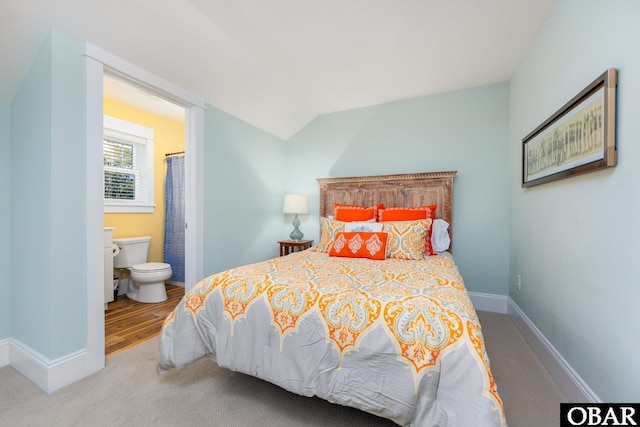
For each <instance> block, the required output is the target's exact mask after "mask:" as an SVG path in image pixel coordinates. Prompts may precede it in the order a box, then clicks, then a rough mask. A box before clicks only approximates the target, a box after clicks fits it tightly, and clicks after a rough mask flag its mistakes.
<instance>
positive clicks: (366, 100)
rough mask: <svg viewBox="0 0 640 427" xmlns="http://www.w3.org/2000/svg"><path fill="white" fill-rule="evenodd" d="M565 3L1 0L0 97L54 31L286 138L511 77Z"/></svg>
mask: <svg viewBox="0 0 640 427" xmlns="http://www.w3.org/2000/svg"><path fill="white" fill-rule="evenodd" d="M553 2H554V0H321V1H318V0H55V1H51V0H2V3H1V5H0V58H1V62H2V66H1V67H0V102H3V103H10V102H11V101H12V99H13V97H14V96H15V93H16V91H17V89H18V87H19V85H20V83H21V82H22V80H23V79H24V77H25V75H26V73H27V71H28V69H29V67H30V65H31V62H32V61H33V58H34V57H35V54H36V52H37V50H38V49H39V47H40V46H41V44H42V42H43V41H44V39H45V38H46V36H47V34H48V31H49V29H51V28H54V29H56V30H59V31H62V32H64V33H67V34H69V35H71V36H73V37H75V38H77V39H79V40H84V41H88V42H90V43H92V44H94V45H96V46H98V47H100V48H102V49H104V50H106V51H109V52H111V53H113V54H115V55H117V56H119V57H121V58H123V59H125V60H127V61H129V62H131V63H133V64H135V65H137V66H139V67H141V68H143V69H145V70H147V71H149V72H151V73H153V74H156V75H157V76H159V77H161V78H163V79H165V80H167V81H169V82H171V83H173V84H174V85H177V86H179V87H181V88H183V89H185V90H187V91H190V92H191V93H193V94H195V95H198V96H200V97H202V98H204V100H205V101H206V102H207V103H209V104H211V105H214V106H215V107H217V108H219V109H221V110H223V111H225V112H227V113H229V114H232V115H234V116H236V117H238V118H240V119H243V120H245V121H247V122H249V123H251V124H253V125H255V126H257V127H259V128H262V129H264V130H266V131H268V132H270V133H272V134H274V135H277V136H279V137H281V138H283V139H287V138H289V137H290V136H291V135H293V134H294V133H295V132H297V131H298V130H299V129H300V128H302V127H303V126H304V125H305V124H307V123H308V122H309V121H311V120H313V119H314V118H315V117H317V116H318V115H320V114H325V113H330V112H335V111H341V110H347V109H352V108H357V107H363V106H369V105H376V104H382V103H385V102H390V101H396V100H401V99H407V98H413V97H418V96H424V95H431V94H435V93H442V92H448V91H454V90H459V89H465V88H469V87H475V86H480V85H485V84H491V83H497V82H502V81H506V80H509V79H510V78H511V76H512V75H513V73H514V71H515V70H516V67H517V66H518V64H519V62H520V61H521V59H522V57H523V55H524V53H525V52H526V50H527V48H528V47H529V45H530V43H531V41H532V40H533V38H534V36H535V34H536V32H537V31H538V29H539V28H540V26H541V25H542V22H543V21H544V19H545V17H546V15H547V14H548V12H549V10H550V9H551V7H552V5H553Z"/></svg>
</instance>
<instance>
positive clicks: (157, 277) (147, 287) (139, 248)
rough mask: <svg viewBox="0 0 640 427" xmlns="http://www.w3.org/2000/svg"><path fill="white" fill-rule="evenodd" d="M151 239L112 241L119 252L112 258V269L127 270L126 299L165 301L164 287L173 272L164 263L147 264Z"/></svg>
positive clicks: (149, 301)
mask: <svg viewBox="0 0 640 427" xmlns="http://www.w3.org/2000/svg"><path fill="white" fill-rule="evenodd" d="M150 242H151V237H149V236H142V237H126V238H120V239H113V243H114V244H115V245H117V246H118V248H119V249H120V252H119V253H118V254H117V255H116V256H115V257H114V258H113V267H114V268H122V269H127V270H129V271H130V272H131V274H130V275H129V290H128V292H127V297H129V298H131V299H132V300H134V301H138V302H148V303H153V302H162V301H165V300H166V299H167V291H166V289H165V286H164V282H165V280H168V279H169V278H170V277H171V275H172V274H173V272H172V271H171V265H169V264H166V263H164V262H147V255H148V252H149V243H150Z"/></svg>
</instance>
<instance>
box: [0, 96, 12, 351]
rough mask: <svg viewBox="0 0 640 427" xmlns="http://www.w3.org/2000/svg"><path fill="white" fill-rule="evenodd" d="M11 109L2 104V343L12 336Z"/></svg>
mask: <svg viewBox="0 0 640 427" xmlns="http://www.w3.org/2000/svg"><path fill="white" fill-rule="evenodd" d="M10 137H11V108H10V106H9V105H4V104H0V153H2V154H3V155H1V156H0V201H1V202H0V271H3V272H4V273H3V278H4V279H3V280H0V295H2V297H0V340H2V339H5V338H9V337H10V336H11V223H10V221H11V139H10Z"/></svg>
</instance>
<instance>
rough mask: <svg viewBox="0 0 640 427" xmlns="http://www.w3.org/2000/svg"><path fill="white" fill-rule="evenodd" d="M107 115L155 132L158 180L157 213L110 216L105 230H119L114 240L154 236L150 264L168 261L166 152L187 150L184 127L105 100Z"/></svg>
mask: <svg viewBox="0 0 640 427" xmlns="http://www.w3.org/2000/svg"><path fill="white" fill-rule="evenodd" d="M104 114H106V115H108V116H112V117H116V118H118V119H121V120H126V121H129V122H132V123H136V124H139V125H141V126H146V127H148V128H152V129H153V135H154V154H153V156H154V163H153V170H154V175H155V181H154V186H153V192H154V201H155V205H156V207H155V209H154V212H153V213H131V214H128V213H106V214H104V225H105V227H116V229H115V230H114V231H113V237H114V238H119V237H132V236H151V245H150V246H149V261H154V262H164V243H163V242H164V182H165V174H166V170H167V169H166V164H165V161H164V159H165V153H173V152H176V151H183V150H184V125H183V124H181V123H178V122H174V121H172V120H169V119H165V118H162V117H159V116H155V115H153V114H150V113H147V112H145V111H142V110H139V109H137V108H133V107H130V106H128V105H125V104H122V103H119V102H116V101H113V100H111V99H105V100H104Z"/></svg>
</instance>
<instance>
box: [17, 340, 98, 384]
mask: <svg viewBox="0 0 640 427" xmlns="http://www.w3.org/2000/svg"><path fill="white" fill-rule="evenodd" d="M8 341H9V345H8V347H9V362H10V364H11V366H12V367H13V368H14V369H15V370H16V371H18V372H20V373H21V374H22V375H24V376H25V377H27V378H28V379H29V380H31V382H33V383H34V384H35V385H37V386H38V387H40V388H41V389H42V390H43V391H44V392H45V393H52V392H54V391H56V390H58V389H60V388H62V387H64V386H67V385H69V384H71V383H73V382H76V381H78V380H79V379H82V378H84V377H86V376H87V375H89V374H90V372H88V360H87V350H86V349H83V350H80V351H76V352H74V353H70V354H67V355H66V356H63V357H60V358H57V359H54V360H51V359H49V358H47V357H45V356H43V355H42V354H40V353H38V352H37V351H35V350H33V349H32V348H29V347H28V346H26V345H24V344H22V343H21V342H19V341H16V340H14V339H13V338H9V340H8Z"/></svg>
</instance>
